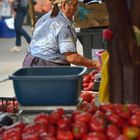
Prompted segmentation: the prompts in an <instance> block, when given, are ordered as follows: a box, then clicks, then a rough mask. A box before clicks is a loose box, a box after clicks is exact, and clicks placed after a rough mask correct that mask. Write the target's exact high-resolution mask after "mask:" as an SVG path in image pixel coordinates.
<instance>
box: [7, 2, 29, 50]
mask: <svg viewBox="0 0 140 140" xmlns="http://www.w3.org/2000/svg"><path fill="white" fill-rule="evenodd" d="M9 2H10V3H11V4H12V8H13V10H14V16H15V20H14V27H15V32H16V42H15V47H13V48H11V49H10V51H11V52H20V51H21V45H22V43H21V37H22V36H23V37H24V38H25V39H26V41H27V43H30V41H31V37H30V35H28V33H27V32H26V31H25V30H24V29H23V22H24V18H25V16H26V15H27V11H28V0H9Z"/></svg>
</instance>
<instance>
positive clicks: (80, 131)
mask: <svg viewBox="0 0 140 140" xmlns="http://www.w3.org/2000/svg"><path fill="white" fill-rule="evenodd" d="M87 130H88V129H87V125H86V124H85V123H84V122H79V121H76V122H75V123H74V124H73V127H72V132H73V135H74V138H76V139H81V138H82V137H83V136H84V135H85V134H87Z"/></svg>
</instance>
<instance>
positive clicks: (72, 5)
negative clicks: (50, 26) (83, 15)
mask: <svg viewBox="0 0 140 140" xmlns="http://www.w3.org/2000/svg"><path fill="white" fill-rule="evenodd" d="M77 9H78V0H71V1H70V2H67V3H63V4H62V11H63V12H64V14H65V15H66V17H67V18H68V19H70V20H72V17H73V16H74V14H75V13H76V11H77Z"/></svg>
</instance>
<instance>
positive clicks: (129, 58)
mask: <svg viewBox="0 0 140 140" xmlns="http://www.w3.org/2000/svg"><path fill="white" fill-rule="evenodd" d="M105 2H106V6H107V9H108V13H109V17H110V18H109V19H110V28H111V29H112V31H113V39H112V41H111V43H110V47H109V49H108V50H109V53H110V60H109V90H110V102H112V103H128V102H129V103H138V91H140V88H139V86H138V82H139V81H140V80H139V78H140V76H139V75H138V72H139V73H140V71H139V66H138V65H137V64H136V63H137V55H136V54H137V53H136V52H137V48H138V47H137V43H136V38H135V34H134V31H133V26H132V22H131V17H130V12H129V9H128V6H127V1H126V0H112V1H110V0H105Z"/></svg>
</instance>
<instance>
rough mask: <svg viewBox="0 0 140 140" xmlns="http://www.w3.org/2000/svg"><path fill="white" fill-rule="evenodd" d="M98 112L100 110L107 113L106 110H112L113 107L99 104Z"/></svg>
mask: <svg viewBox="0 0 140 140" xmlns="http://www.w3.org/2000/svg"><path fill="white" fill-rule="evenodd" d="M99 110H101V111H104V112H106V111H108V110H111V111H112V110H113V105H112V104H110V103H109V104H101V105H100V106H99Z"/></svg>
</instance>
